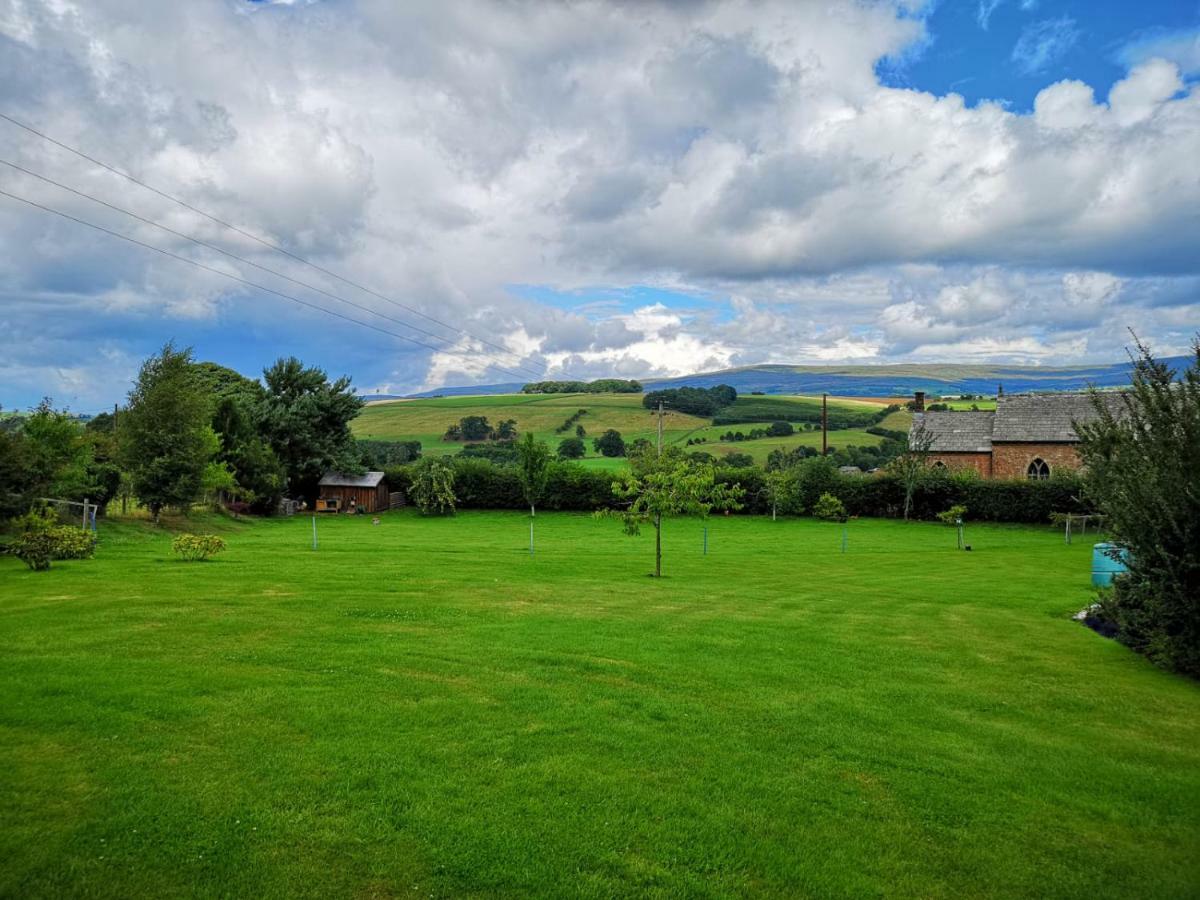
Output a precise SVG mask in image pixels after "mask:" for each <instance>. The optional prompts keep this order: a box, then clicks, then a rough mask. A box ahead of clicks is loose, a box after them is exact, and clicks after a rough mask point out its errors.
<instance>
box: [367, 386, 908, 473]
mask: <svg viewBox="0 0 1200 900" xmlns="http://www.w3.org/2000/svg"><path fill="white" fill-rule="evenodd" d="M743 400H744V401H745V403H744V404H743ZM738 404H743V405H742V406H739V405H738ZM814 404H815V406H814ZM885 405H886V404H885V403H883V402H881V401H874V400H857V399H847V398H839V399H836V400H834V399H831V400H830V408H831V409H833V410H835V411H849V412H853V413H854V414H856V415H861V414H862V412H863V411H864V410H865V411H867V412H873V411H875V410H878V409H880V408H882V407H883V406H885ZM792 407H794V408H795V409H796V410H799V411H800V413H799V414H802V415H810V414H811V413H812V411H813V409H816V410H818V411H819V409H820V398H815V399H814V398H812V397H746V398H739V399H738V401H737V403H735V404H734V406H733V407H731V408H730V410H729V411H728V412H727V413H725V414H726V415H732V414H736V412H737V410H739V409H744V410H747V411H749V412H753V413H762V412H763V411H764V410H767V409H782V410H787V409H789V408H792ZM580 409H586V410H587V413H586V414H585V415H584V416H583V417H582V418H580V419H579V424H581V425H583V427H584V428H585V429H586V430H587V435H588V436H587V438H586V441H585V443H586V444H587V448H588V454H589V456H590V457H595V453H594V451H593V450H592V443H591V441H592V438H594V437H598V436H599V435H600V434H602V433H603V432H604V431H605V429H608V428H615V429H616V430H617V431H619V432H621V435H622V437H624V438H625V440H626V442H632V441H634V440H637V439H638V438H646V439H647V440H654V439H655V436H656V433H657V424H656V422H655V415H654V413H652V412H651V411H650V410H647V409H645V408H644V407H643V406H642V396H641V395H640V394H499V395H493V396H480V397H438V398H432V399H428V400H403V401H385V402H382V403H372V404H371V405H369V406H367V407H366V408H365V409H364V410H363V411H362V413H361V414H360V415H359V416H358V418H357V419H355V420H354V422H353V428H354V433H355V435H356V436H357V437H360V438H365V439H368V440H371V439H374V440H392V441H399V440H419V441H420V442H421V447H422V449H423V451H424V452H426V453H429V454H435V455H436V454H443V453H457V452H458V451H459V450H460V449H462V444H461V443H459V442H455V441H444V440H442V435H443V434H445V432H446V428H447V427H448V426H450V425H451V424H453V423H455V422H457V421H458V420H459V419H461V418H463V417H464V416H469V415H480V416H487V418H488V420H489V421H490V422H492V424H498V423H499V422H500V421H502V420H504V419H515V420H516V422H517V429H518V430H519V431H520V432H522V433H524V432H527V431H533V433H534V434H535V435H536V436H537V438H538V439H539V440H543V441H546V442H547V443H548V444H549V445H550V446H551V448H555V447H557V446H558V443H559V441H561V440H562V439H563V438H565V437H573V436H574V433H575V432H574V426H572V428H571V429H570V430H568V431H567V432H565V433H563V434H557V433H555V430H554V429H555V428H557V427H558V426H559V425H561V424H563V422H564V421H566V419H567V418H568V417H569V416H571V415H572V414H573V413H575V412H576V411H578V410H580ZM895 415H900V416H907V414H906V413H901V414H893V416H895ZM892 418H893V417H892V416H889V420H892ZM905 422H907V419H905ZM730 427H732V428H733V429H734V430H737V428H738V427H739V426H736V425H735V426H720V427H719V428H717V429H715V430H714V429H713V428H712V426H710V424H709V420H708V419H702V418H698V417H696V416H688V415H684V414H682V413H674V412H667V413H666V415H665V417H664V422H663V435H664V439H665V441H666V442H667V443H668V444H671V443H680V444H684V443H686V442H687V439H688V438H689V437H694V436H697V435H699V434H708V435H710V443H711V440H712V437H711V436H712V435H715V434H723V433H724V432H725V431H728V430H729V429H730ZM741 427H742V430H743V431H748V430H749V429H750V428H754V427H761V424H759V425H754V424H747V425H745V426H741ZM885 427H896V426H894V425H887V424H886V422H885ZM903 427H904V428H907V424H905V425H904V426H903ZM776 441H777V442H776V443H774V444H772V446H771V447H770V448H767V449H766V450H765V451H764V452H763V453H762V454H761V455H762V457H763V459H764V460H765V459H766V453H769V452H770V450H771V449H774V447H778V446H784V447H793V446H798V445H801V444H803V445H805V446H820V437H819V434H818V439H817V443H816V444H815V445H814V444H812V443H811V438H809V437H808V436H805V435H797V436H796V437H794V438H779V439H776ZM864 442H865V443H868V444H877V443H879V438H878V437H874V436H871V435H866V436H865V438H864V435H863V433H862V432H861V430H859V431H854V432H851V431H850V430H845V431H834V432H830V446H833V447H841V446H844V445H845V444H847V443H855V444H862V443H864ZM747 447H749V445H747ZM704 449H708V448H707V447H706V448H704ZM718 449H720V448H718ZM747 452H751V453H752V455H755V456H756V458H757V456H758V455H760V454H758V453H757V451H754V450H751V449H748V450H747ZM587 464H589V465H601V466H605V467H611V466H613V465H616V466H620V465H622V463H611V462H602V461H600V460H597V461H596V462H595V463H590V462H589V463H587Z"/></svg>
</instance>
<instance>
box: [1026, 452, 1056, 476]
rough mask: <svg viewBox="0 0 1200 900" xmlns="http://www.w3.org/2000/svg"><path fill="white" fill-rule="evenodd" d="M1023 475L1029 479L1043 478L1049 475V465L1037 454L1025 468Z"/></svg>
mask: <svg viewBox="0 0 1200 900" xmlns="http://www.w3.org/2000/svg"><path fill="white" fill-rule="evenodd" d="M1025 475H1026V477H1028V478H1029V480H1030V481H1041V480H1042V479H1043V478H1049V477H1050V467H1049V466H1048V465H1046V461H1045V460H1044V459H1042V458H1041V457H1040V456H1039V457H1037V458H1036V459H1034V461H1033V462H1031V463H1030V464H1029V468H1028V469H1026V470H1025Z"/></svg>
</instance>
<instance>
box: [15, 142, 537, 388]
mask: <svg viewBox="0 0 1200 900" xmlns="http://www.w3.org/2000/svg"><path fill="white" fill-rule="evenodd" d="M0 164H3V165H6V166H8V167H9V168H11V169H15V170H16V171H18V172H22V173H24V174H26V175H29V176H31V177H33V178H36V179H38V180H39V181H42V182H45V183H46V184H50V185H53V186H54V187H57V188H61V189H62V190H64V191H69V192H70V193H72V194H74V195H75V196H77V197H82V198H84V199H85V200H90V201H92V202H93V203H98V204H100V205H101V206H106V207H108V208H109V209H111V210H114V211H116V212H119V213H122V214H123V215H126V216H129V217H130V218H132V219H136V220H137V221H139V222H144V223H145V224H147V225H151V226H153V227H155V228H158V229H161V230H162V231H165V232H166V233H167V234H171V235H174V236H175V237H179V238H183V239H184V240H186V241H191V242H192V243H193V244H196V245H197V246H199V247H204V248H206V249H208V250H212V251H214V252H216V253H220V254H223V255H224V256H227V257H229V258H230V259H233V260H237V261H238V262H240V263H243V264H245V265H248V266H253V267H254V268H256V269H259V270H260V271H263V272H266V273H268V274H270V275H274V276H276V277H277V278H282V279H284V280H285V281H290V282H291V283H292V284H295V285H298V286H300V287H302V288H306V289H307V290H310V291H314V292H316V293H318V294H324V295H325V296H326V297H329V298H330V299H332V300H336V301H337V302H338V303H345V304H346V305H348V306H352V307H354V308H355V309H359V310H362V311H363V312H366V313H370V314H371V315H374V316H379V318H381V319H386V320H387V321H389V322H395V323H396V324H397V325H403V326H404V327H405V328H411V329H412V330H413V331H416V332H419V333H420V334H424V335H426V336H427V337H430V338H433V339H434V340H436V341H445V342H447V343H448V344H449V347H454V346H456V345H457V344H459V343H460V342H461V339H459V340H458V341H454V342H453V343H450V339H449V338H446V337H443V336H442V335H440V334H436V333H434V332H432V331H429V330H428V329H425V328H421V327H419V326H417V325H413V324H411V323H409V322H405V321H404V320H403V319H397V318H395V317H394V316H389V315H387V314H385V313H381V312H379V311H378V310H374V309H372V308H371V307H369V306H363V305H362V304H360V303H355V302H354V301H353V300H347V299H346V298H345V297H342V296H340V295H338V294H334V293H331V292H330V291H327V290H325V289H324V288H321V287H317V286H316V285H314V284H309V283H308V282H306V281H301V280H299V279H298V278H293V277H292V276H290V275H287V274H285V273H283V272H279V271H276V270H275V269H272V268H270V267H268V266H264V265H261V264H259V263H256V262H254V261H253V260H251V259H246V258H245V257H243V256H239V255H238V254H236V253H233V252H231V251H229V250H225V249H224V248H222V247H219V246H217V245H216V244H210V243H208V242H207V241H202V240H200V239H199V238H196V237H192V236H191V235H189V234H185V233H183V232H182V231H176V230H175V229H174V228H171V227H169V226H167V225H163V224H162V223H161V222H156V221H155V220H153V219H147V218H146V217H145V216H141V215H138V214H137V213H135V212H131V211H129V210H127V209H125V208H124V207H121V206H117V205H115V204H113V203H109V202H108V201H107V200H102V199H100V198H99V197H95V196H93V195H92V194H89V193H87V192H86V191H81V190H78V189H77V188H73V187H71V186H70V185H68V184H63V183H62V182H60V181H55V180H54V179H53V178H49V177H47V176H45V175H41V174H39V173H37V172H34V171H33V170H31V169H26V168H25V167H24V166H19V165H17V164H16V163H14V162H10V161H9V160H6V159H3V158H0ZM440 352H443V353H445V352H450V350H449V349H444V350H442V351H440ZM479 356H481V357H482V358H484V359H491V360H493V361H496V362H499V361H500V360H496V358H495V356H493V355H491V354H487V353H480V354H479ZM512 368H513V369H519V370H521V371H523V372H525V373H526V374H531V375H534V376H535V377H539V378H540V377H541V373H538V372H535V371H534V370H533V369H529V368H526V367H525V366H524V365H521V364H517V365H514V366H513V367H512Z"/></svg>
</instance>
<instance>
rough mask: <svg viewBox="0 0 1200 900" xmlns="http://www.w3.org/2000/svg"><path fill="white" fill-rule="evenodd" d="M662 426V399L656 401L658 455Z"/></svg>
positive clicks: (660, 452)
mask: <svg viewBox="0 0 1200 900" xmlns="http://www.w3.org/2000/svg"><path fill="white" fill-rule="evenodd" d="M662 426H663V405H662V401H661V400H659V401H658V455H659V456H662Z"/></svg>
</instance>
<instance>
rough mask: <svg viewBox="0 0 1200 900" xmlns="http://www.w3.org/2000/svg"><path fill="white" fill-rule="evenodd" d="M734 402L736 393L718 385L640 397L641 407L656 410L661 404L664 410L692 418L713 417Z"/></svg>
mask: <svg viewBox="0 0 1200 900" xmlns="http://www.w3.org/2000/svg"><path fill="white" fill-rule="evenodd" d="M735 400H737V391H736V390H735V389H734V388H732V387H730V386H729V385H727V384H718V385H717V386H716V387H711V388H695V387H682V388H667V389H665V390H661V391H650V392H649V393H648V394H646V395H645V396H644V397H642V406H644V407H646V409H658V407H659V405H660V404H661V405H662V407H663V408H664V409H670V410H674V411H675V412H681V413H687V414H688V415H692V416H713V415H716V413H717V412H719V411H720V410H722V409H724V408H725V407H726V406H729V405H730V404H732V403H733V401H735Z"/></svg>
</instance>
